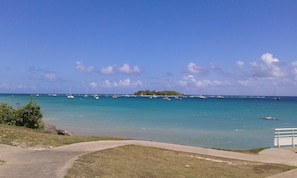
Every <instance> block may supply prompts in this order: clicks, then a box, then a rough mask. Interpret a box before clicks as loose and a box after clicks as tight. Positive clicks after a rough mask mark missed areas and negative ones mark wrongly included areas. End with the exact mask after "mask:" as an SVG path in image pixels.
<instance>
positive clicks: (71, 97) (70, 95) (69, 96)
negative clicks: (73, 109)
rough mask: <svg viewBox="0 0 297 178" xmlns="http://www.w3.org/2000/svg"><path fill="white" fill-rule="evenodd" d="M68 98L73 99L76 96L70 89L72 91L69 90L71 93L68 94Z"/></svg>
mask: <svg viewBox="0 0 297 178" xmlns="http://www.w3.org/2000/svg"><path fill="white" fill-rule="evenodd" d="M67 98H68V99H73V98H74V96H73V95H72V94H71V90H70V92H69V95H67Z"/></svg>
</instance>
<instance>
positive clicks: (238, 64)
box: [236, 61, 244, 69]
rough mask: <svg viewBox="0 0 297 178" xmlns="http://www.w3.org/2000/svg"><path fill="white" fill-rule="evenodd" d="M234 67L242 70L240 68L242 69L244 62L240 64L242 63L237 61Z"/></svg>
mask: <svg viewBox="0 0 297 178" xmlns="http://www.w3.org/2000/svg"><path fill="white" fill-rule="evenodd" d="M236 65H237V66H238V67H239V68H240V69H242V68H243V67H244V62H242V61H237V62H236Z"/></svg>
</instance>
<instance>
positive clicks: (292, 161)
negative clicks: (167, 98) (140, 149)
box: [0, 140, 297, 178]
mask: <svg viewBox="0 0 297 178" xmlns="http://www.w3.org/2000/svg"><path fill="white" fill-rule="evenodd" d="M123 145H140V146H148V147H157V148H164V149H170V150H175V151H183V152H189V153H199V154H205V155H211V156H218V157H224V158H233V159H239V160H246V161H256V162H263V163H278V164H285V165H291V166H297V154H296V153H295V152H293V151H290V150H286V149H278V148H270V149H266V150H264V151H262V152H260V153H259V155H251V154H244V153H236V152H229V151H221V150H214V149H207V148H200V147H193V146H184V145H176V144H168V143H159V142H151V141H138V140H123V141H94V142H83V143H77V144H72V145H66V146H61V147H56V148H50V149H44V150H28V149H22V148H18V147H13V146H8V145H3V144H0V160H3V161H5V162H4V164H2V165H0V177H1V178H2V177H3V178H6V177H7V178H18V177H31V178H35V177H36V178H40V177H51V178H55V177H63V176H64V175H65V173H66V171H67V169H68V168H70V167H71V166H72V164H73V162H74V161H75V160H76V159H77V158H78V157H79V156H80V155H83V154H87V153H90V152H94V151H99V150H104V149H108V148H114V147H118V146H123ZM278 177H282V178H284V177H297V169H295V170H292V171H288V172H285V173H282V174H279V175H274V176H271V178H278Z"/></svg>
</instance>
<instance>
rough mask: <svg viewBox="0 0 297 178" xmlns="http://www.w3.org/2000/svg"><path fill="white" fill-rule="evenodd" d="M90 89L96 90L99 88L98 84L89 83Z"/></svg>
mask: <svg viewBox="0 0 297 178" xmlns="http://www.w3.org/2000/svg"><path fill="white" fill-rule="evenodd" d="M89 87H90V88H92V89H95V88H96V87H97V83H95V82H90V83H89Z"/></svg>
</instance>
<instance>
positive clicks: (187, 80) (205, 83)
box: [178, 75, 222, 88]
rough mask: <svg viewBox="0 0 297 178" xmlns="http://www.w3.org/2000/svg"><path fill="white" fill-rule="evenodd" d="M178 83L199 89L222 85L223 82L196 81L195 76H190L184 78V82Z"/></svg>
mask: <svg viewBox="0 0 297 178" xmlns="http://www.w3.org/2000/svg"><path fill="white" fill-rule="evenodd" d="M178 83H179V84H180V85H181V86H184V87H197V88H204V87H209V86H220V85H222V82H220V81H218V80H196V79H195V77H194V76H193V75H188V76H185V77H183V78H182V80H180V81H179V82H178Z"/></svg>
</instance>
